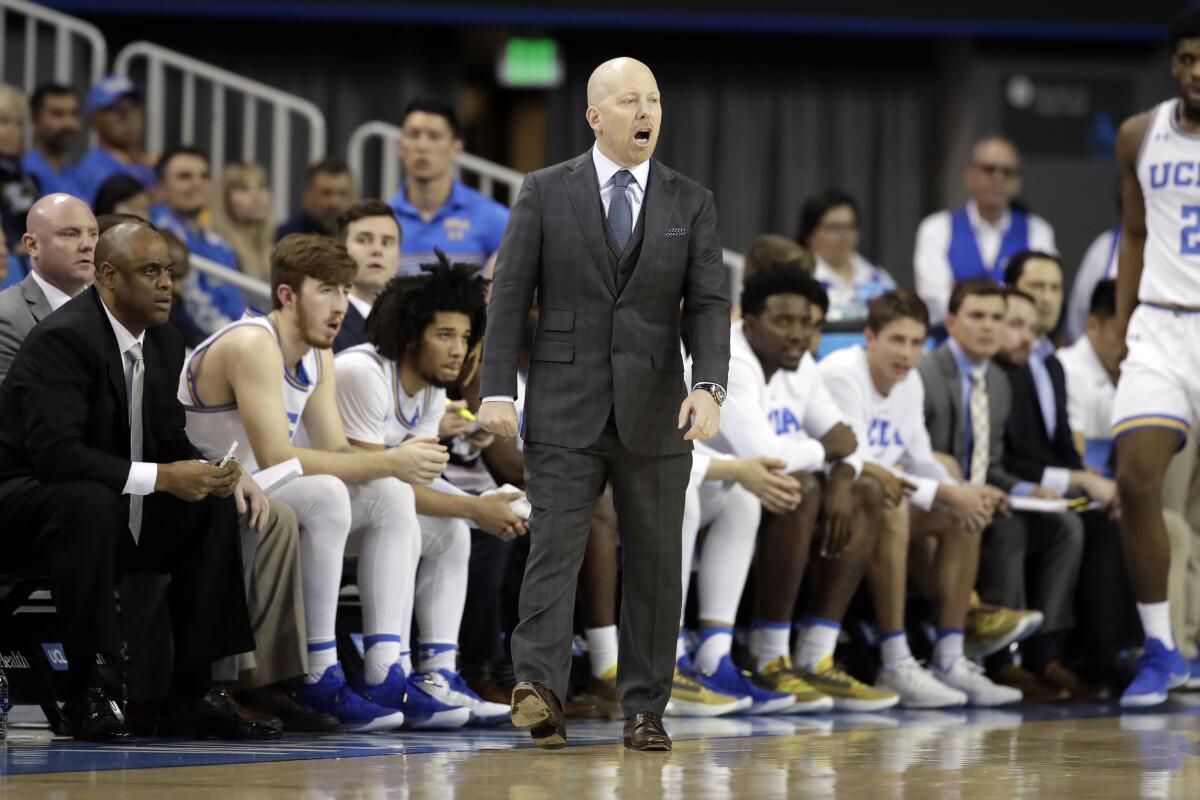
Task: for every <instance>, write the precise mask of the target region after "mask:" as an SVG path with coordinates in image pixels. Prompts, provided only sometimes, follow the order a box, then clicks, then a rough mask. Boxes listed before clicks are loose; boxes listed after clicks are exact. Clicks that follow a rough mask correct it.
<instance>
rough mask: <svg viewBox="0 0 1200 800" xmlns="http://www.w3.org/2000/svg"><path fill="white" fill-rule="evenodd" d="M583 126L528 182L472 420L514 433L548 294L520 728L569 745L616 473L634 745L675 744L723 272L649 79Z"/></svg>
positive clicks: (615, 92)
mask: <svg viewBox="0 0 1200 800" xmlns="http://www.w3.org/2000/svg"><path fill="white" fill-rule="evenodd" d="M587 120H588V124H589V125H590V126H591V128H592V130H593V132H594V133H595V135H596V144H595V146H594V147H593V148H592V149H590V150H589V151H588V152H585V153H583V154H582V155H580V156H577V157H576V158H573V159H571V160H570V161H566V162H564V163H561V164H557V165H555V166H552V167H549V168H547V169H544V170H540V171H538V172H535V173H533V174H531V175H530V176H529V177H527V178H526V179H525V184H524V186H522V188H521V192H520V195H519V197H518V198H517V202H516V205H515V206H514V207H513V209H512V212H511V215H510V216H509V220H508V228H507V230H506V231H505V233H504V239H503V241H502V243H501V245H500V251H499V255H498V257H497V262H496V272H495V274H496V279H495V285H494V287H493V292H492V301H491V307H490V308H489V311H488V317H489V318H488V327H487V334H486V337H485V341H484V354H483V378H482V391H481V395H482V396H483V398H484V402H483V404H482V406H481V407H480V422H481V424H482V425H483V427H484V428H485V429H486V430H489V431H492V432H494V433H496V434H499V435H501V436H505V437H511V436H514V435H516V433H517V417H516V410H515V408H514V405H513V403H512V398H513V397H515V395H516V382H517V360H518V357H519V354H520V345H521V332H522V328H523V325H524V321H525V318H526V314H527V313H528V311H529V308H530V304H531V302H532V301H533V295H534V291H535V290H536V291H537V293H538V305H539V309H540V316H539V322H538V327H537V331H536V334H535V338H534V343H533V350H532V356H531V366H530V372H529V382H528V388H527V391H526V395H525V421H524V430H523V431H522V435H523V436H524V440H525V474H526V485H527V488H528V492H529V501H530V504H531V505H532V508H533V513H532V516H531V519H530V531H531V532H530V536H531V537H532V538H531V542H530V556H529V562H528V565H527V567H526V570H525V578H524V581H523V583H522V586H521V600H520V617H521V622H520V624H519V625H518V626H517V628H516V630H515V631H514V632H513V637H512V646H513V660H514V666H515V668H516V674H517V678H518V679H519V682H518V683H517V685H516V687H515V688H514V689H513V722H514V724H516V725H517V726H518V727H523V728H529V729H530V731H531V733H532V735H533V739H534V741H535V742H536V743H537V744H538V745H540V746H543V747H561V746H562V745H563V744H565V743H566V728H565V725H564V722H563V716H562V706H561V702H562V701H563V700H565V699H566V697H565V696H566V692H567V679H568V674H569V671H570V661H571V632H572V631H571V628H572V618H573V609H574V602H575V586H576V581H577V579H578V575H579V567H580V564H581V562H582V560H583V553H584V549H585V546H586V544H587V535H588V530H589V528H590V524H591V518H592V509H593V507H594V506H595V504H596V501H597V500H598V499H599V498H600V495H601V493H602V492H603V491H604V487H605V484H606V483H608V482H609V481H611V482H612V485H613V492H614V500H615V505H616V510H617V517H618V528H619V531H620V536H621V555H622V573H623V580H624V584H623V586H624V590H623V593H622V603H621V622H620V650H619V659H618V665H617V688H618V691H619V693H620V695H621V706H622V710H623V712H624V715H625V731H624V741H625V746H626V747H629V748H631V749H634V750H669V749H670V748H671V740H670V737H668V736H667V734H666V732H665V730H664V729H663V727H662V720H661V715H662V712H663V709H664V708H665V706H666V704H667V700H668V699H670V694H671V685H672V679H673V677H674V670H675V641H676V636H677V633H678V626H679V611H680V603H681V598H680V595H681V583H680V571H681V570H680V568H681V564H682V562H681V558H682V553H681V539H682V536H681V531H682V521H683V501H684V492H685V490H686V488H687V482H688V473H689V471H690V469H691V463H692V459H691V454H690V451H691V449H692V440H694V439H707V438H710V437H711V436H713V435H714V434H715V433H716V431H717V426H718V423H719V421H720V410H719V407H720V403H721V402H722V401H723V400H724V394H725V390H724V386H725V381H726V377H727V372H728V368H729V294H728V285H729V276H728V273H727V272H726V270H725V267H724V264H723V263H722V259H721V242H720V238H719V236H718V234H717V219H716V210H715V206H714V203H713V197H712V193H711V192H709V191H708V190H707V189H705V188H703V187H702V186H700V185H698V184H696V183H694V182H692V181H690V180H688V179H687V178H685V177H683V176H682V175H680V174H679V173H677V172H675V171H674V170H671V169H670V168H668V167H666V166H664V165H663V164H661V163H660V162H658V161H655V160H653V159H651V155H652V154H653V152H654V146H655V144H656V143H657V140H658V132H659V126H660V123H661V120H662V111H661V98H660V94H659V90H658V84H657V82H656V81H655V79H654V75H653V74H652V73H651V72H650V70H649V68H647V67H646V65H644V64H641V63H639V62H637V61H634V60H633V59H629V58H618V59H615V60H613V61H609V62H606V63H604V64H602V65H600V66H599V67H598V68H597V69H596V71H595V72H594V73H593V74H592V76H591V79H590V80H589V81H588V108H587ZM681 302H682V314H681V313H680V303H681ZM681 318H682V321H683V324H684V326H686V328H687V332H688V337H689V343H690V345H691V348H692V357H693V367H692V376H693V380H694V383H693V384H692V386H690V387H689V386H686V385H685V383H684V378H683V357H682V353H681V351H680V345H679V339H680V320H681ZM689 419H690V421H691V427H690V429H688V430H687V431H686V433H685V432H684V428H685V427H687V424H688V421H689Z"/></svg>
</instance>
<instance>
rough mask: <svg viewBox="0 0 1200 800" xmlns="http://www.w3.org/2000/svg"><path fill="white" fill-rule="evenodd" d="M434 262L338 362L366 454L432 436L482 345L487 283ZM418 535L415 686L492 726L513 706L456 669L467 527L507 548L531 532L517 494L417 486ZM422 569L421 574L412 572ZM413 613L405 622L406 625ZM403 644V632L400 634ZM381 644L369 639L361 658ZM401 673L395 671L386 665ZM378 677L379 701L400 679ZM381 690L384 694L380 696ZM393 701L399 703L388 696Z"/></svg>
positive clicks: (465, 267) (397, 286)
mask: <svg viewBox="0 0 1200 800" xmlns="http://www.w3.org/2000/svg"><path fill="white" fill-rule="evenodd" d="M437 255H438V259H439V263H437V264H435V265H429V266H425V267H424V269H425V272H424V273H422V274H420V275H409V276H403V277H398V278H394V279H392V280H391V281H390V282H389V283H388V284H387V286H386V287H385V288H384V290H383V293H382V294H380V295H379V297H378V299H377V300H376V301H375V305H374V306H373V307H372V310H371V315H370V316H369V317H368V318H367V324H366V329H365V335H366V339H367V342H366V343H365V344H361V345H358V346H356V347H351V348H349V349H347V350H343V351H342V352H341V353H339V354H338V356H337V359H336V361H335V364H336V368H337V375H338V381H337V405H338V410H339V412H340V413H341V415H342V424H343V426H344V427H345V430H346V436H347V438H349V440H350V443H351V444H353V445H354V446H355V447H358V448H360V449H362V450H366V451H372V452H377V451H383V450H386V449H387V448H392V447H398V446H400V445H402V444H403V443H404V442H405V441H408V440H409V439H412V438H418V439H419V438H420V437H424V436H436V435H437V432H438V426H439V424H440V422H441V420H442V416H443V415H444V413H445V411H446V389H447V388H448V387H450V386H453V385H454V383H455V382H456V381H457V379H458V377H459V373H460V372H461V371H462V368H463V363H464V361H465V359H466V357H467V353H468V352H470V350H471V348H472V347H474V346H475V344H476V343H477V342H478V341H479V340H480V339H481V338H482V337H483V327H484V320H485V319H486V313H487V306H486V301H485V300H484V283H483V282H482V281H481V280H480V279H479V278H478V274H479V269H478V266H477V265H474V264H455V265H453V266H451V265H450V264H449V263H448V262H447V261H446V258H445V256H444V255H443V254H442V253H441V252H440V251H438V253H437ZM413 490H414V492H415V494H416V509H417V513H418V515H419V516H418V517H417V519H418V520H419V522H420V530H421V537H420V541H419V542H418V546H417V548H416V549H415V551H414V552H413V557H412V559H411V562H410V568H409V573H408V574H407V575H406V576H405V580H406V581H407V583H408V585H409V587H410V590H409V591H410V595H411V593H412V587H415V610H416V617H417V623H418V625H419V627H420V632H421V633H420V636H421V647H420V652H419V668H420V672H412V671H411V670H410V671H409V674H408V675H407V679H408V683H409V685H410V688H411V686H413V685H419V686H422V687H426V688H429V687H434V686H436V687H437V689H438V691H432V692H429V693H430V694H432V695H434V696H436V697H438V698H440V699H442V700H443V701H447V702H450V703H452V704H456V705H461V706H465V707H468V708H470V709H471V712H472V721H474V722H475V723H477V724H495V723H498V722H502V721H504V720H505V719H507V718H508V715H509V707H508V706H507V705H501V704H498V703H487V702H484V701H483V700H482V699H480V698H479V696H478V695H476V694H475V693H474V692H472V691H471V689H470V688H469V687H468V686H467V684H466V682H465V681H464V680H463V679H462V677H461V676H460V675H459V673H458V670H457V655H458V634H459V626H460V624H461V622H462V614H463V606H464V604H465V603H466V595H467V567H468V561H469V560H470V557H471V528H476V529H479V530H482V531H484V532H486V533H489V534H491V535H492V536H496V537H498V538H501V539H505V540H512V539H513V538H515V537H517V536H521V535H523V534H525V533H526V532H527V531H528V527H527V525H526V523H525V521H524V520H523V519H522V518H521V517H520V516H518V515H517V514H516V513H515V512H514V510H513V508H511V507H510V504H511V503H514V502H519V501H521V500H523V499H524V495H523V494H521V493H520V492H515V493H494V494H487V495H482V496H476V495H473V494H469V493H467V492H464V491H462V490H461V489H457V488H455V487H454V486H453V485H451V484H450V483H448V482H447V481H445V480H444V479H442V480H438V481H435V482H434V483H433V485H432V486H414V487H413ZM418 564H419V567H418ZM408 619H411V614H406V620H408ZM400 635H401V638H402V639H403V640H405V641H407V640H408V628H407V627H405V629H404V630H403V631H401V634H400ZM382 644H383V643H382V642H381V641H380V640H379V639H378V638H376V639H374V640H373V639H371V638H370V637H368V638H367V639H366V640H365V645H366V646H367V653H368V654H369V653H370V652H371V651H372V650H373V649H375V648H376V647H379V646H381V645H382ZM391 671H392V672H393V673H402V672H403V671H404V667H403V666H402V665H401V664H393V665H392V666H391ZM384 677H385V676H376V679H375V680H373V681H372V680H371V676H368V683H369V684H371V685H368V686H366V687H365V690H366V691H367V692H368V693H370V695H371V696H372V697H374V698H375V699H376V700H378V701H379V702H382V703H384V704H385V705H391V704H392V703H391V702H390V698H387V697H386V696H381V694H380V688H379V684H384V686H385V687H388V686H395V687H397V688H399V687H401V686H403V683H402V682H401V680H400V677H401V675H396V676H395V677H396V680H394V681H390V682H385V681H384V680H383V678H384ZM385 690H386V689H385ZM394 699H395V700H396V701H399V700H401V698H399V697H396V698H394Z"/></svg>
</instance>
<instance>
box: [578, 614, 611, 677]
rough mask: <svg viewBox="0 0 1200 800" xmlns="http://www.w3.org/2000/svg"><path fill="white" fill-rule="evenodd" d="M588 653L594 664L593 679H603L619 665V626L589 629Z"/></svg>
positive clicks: (587, 630) (587, 633) (586, 632)
mask: <svg viewBox="0 0 1200 800" xmlns="http://www.w3.org/2000/svg"><path fill="white" fill-rule="evenodd" d="M583 633H584V635H585V636H587V643H588V653H589V654H590V660H591V662H592V677H593V678H603V677H604V673H605V672H607V671H608V669H609V668H610V667H612V666H614V665H615V664H616V663H617V626H616V625H605V626H604V627H603V628H587V629H586V630H584V632H583Z"/></svg>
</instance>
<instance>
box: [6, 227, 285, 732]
mask: <svg viewBox="0 0 1200 800" xmlns="http://www.w3.org/2000/svg"><path fill="white" fill-rule="evenodd" d="M169 258H170V257H169V255H168V253H167V248H166V243H165V242H163V240H162V238H161V237H159V236H158V234H157V233H155V232H154V231H153V229H151V228H150V227H149V226H148V225H147V224H146V223H124V224H121V225H117V226H116V227H114V228H111V229H110V230H108V231H107V232H106V233H105V235H104V236H103V237H102V238H101V239H100V240H99V242H98V244H97V246H96V250H95V261H96V263H97V264H98V266H97V268H96V276H97V277H96V280H97V284H96V286H95V287H94V288H91V289H88V290H86V291H85V292H83V293H82V294H81V295H79V296H77V297H76V298H75V299H74V300H72V301H70V302H68V303H67V304H66V305H65V306H63V307H62V308H60V309H59V310H58V311H57V312H55V313H54V314H52V315H51V316H50V317H48V318H47V319H45V320H44V321H43V322H42V323H41V324H39V325H38V326H37V328H35V330H34V331H33V332H32V333H31V334H30V335H29V337H28V338H27V339H26V340H25V342H24V344H23V346H22V348H21V350H20V352H19V353H18V355H17V358H16V360H15V361H14V362H13V365H12V369H11V371H10V372H9V376H8V378H7V379H6V380H5V382H4V384H3V386H2V387H0V536H2V537H3V543H4V549H5V552H6V553H7V554H8V556H9V557H12V558H18V559H26V560H27V563H28V564H29V565H30V566H29V567H28V568H29V569H34V570H37V571H38V572H45V573H48V574H49V575H50V582H51V586H52V589H53V599H54V604H55V608H56V609H57V611H58V618H59V626H60V629H61V631H62V636H63V639H62V641H63V647H64V650H65V652H66V656H67V659H68V662H69V664H68V684H69V687H70V688H69V691H68V702H67V707H66V709H65V715H66V718H67V721H68V724H69V725H70V727H71V733H72V735H73V736H74V737H75V738H76V739H81V740H90V741H101V742H113V741H124V740H127V739H128V738H129V732H128V730H127V728H126V726H125V724H124V722H123V721H122V720H121V718H120V717H119V716H118V715H117V714H116V713H115V712H114V709H115V708H117V707H118V704H120V703H122V702H123V700H124V697H123V692H124V690H123V679H122V676H121V671H122V665H123V657H122V650H123V647H124V642H123V640H124V636H123V632H122V626H121V622H120V618H119V614H118V610H117V604H116V601H115V599H114V596H113V591H114V577H115V576H118V575H120V574H122V573H125V572H157V573H169V574H170V575H171V577H172V586H171V600H172V602H171V603H170V614H171V617H172V620H173V624H172V629H173V631H174V634H175V636H174V638H175V643H174V644H175V647H174V654H175V656H174V669H173V678H172V680H171V689H170V696H169V698H168V700H167V703H166V705H165V708H164V714H165V717H166V720H167V723H168V724H169V726H170V732H174V733H175V735H178V734H179V733H180V732H184V731H186V732H187V733H188V734H190V735H193V736H195V735H199V736H217V737H219V738H226V739H268V738H276V737H278V736H279V734H280V730H279V728H278V727H276V726H275V725H273V724H270V723H266V722H263V721H261V720H259V719H256V718H252V717H250V716H249V715H248V714H247V712H246V711H245V710H244V709H242V708H241V707H240V706H238V705H237V704H236V703H235V702H234V701H233V700H232V698H230V697H229V696H228V695H227V694H224V693H222V692H220V691H218V690H216V689H215V688H213V686H212V680H211V677H210V670H211V665H212V663H213V662H214V661H216V660H218V659H220V658H223V657H225V656H229V655H235V654H237V653H244V652H250V651H252V650H253V649H254V637H253V634H252V631H251V627H250V621H249V618H248V614H247V608H246V595H245V592H244V590H243V584H242V559H241V546H240V542H239V537H238V532H237V530H238V524H237V513H238V512H237V508H236V505H235V501H234V499H233V498H232V495H233V494H234V493H235V492H236V491H237V490H238V489H239V487H240V486H242V471H241V469H240V468H239V466H238V465H237V463H236V462H233V461H231V462H229V463H228V464H227V465H225V466H223V467H218V466H215V465H212V464H209V463H207V462H204V461H202V460H200V459H201V454H200V453H199V452H198V451H197V450H196V448H195V447H193V446H192V444H191V442H189V441H188V438H187V436H186V435H185V434H184V431H183V415H182V413H181V410H180V409H179V405H178V403H177V401H175V399H174V396H173V388H174V382H175V376H176V374H178V372H179V369H180V366H181V362H182V360H183V348H182V345H181V343H180V342H179V338H178V335H177V334H175V332H174V331H173V330H171V329H170V328H169V327H164V326H163V323H165V322H166V320H167V315H168V313H169V301H168V300H166V299H165V298H167V297H168V296H169V293H170V288H171V272H170V263H169ZM114 370H116V374H117V375H118V376H122V374H123V381H122V382H120V383H117V384H115V385H114V382H113V380H112V374H113V371H114ZM143 408H149V409H155V411H154V412H152V413H149V414H147V415H145V417H144V419H145V420H146V421H147V422H148V427H147V429H146V430H143V415H142V413H141V412H142V409H143ZM130 419H132V420H133V421H134V422H133V424H132V427H130V425H129V424H128V420H130ZM135 545H136V547H135ZM201 555H203V557H201Z"/></svg>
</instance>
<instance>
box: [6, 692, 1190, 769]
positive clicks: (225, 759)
mask: <svg viewBox="0 0 1200 800" xmlns="http://www.w3.org/2000/svg"><path fill="white" fill-rule="evenodd" d="M1118 712H1119V709H1118V707H1117V706H1116V704H1115V702H1107V703H1074V704H1063V705H1042V706H1038V705H1029V706H1017V707H1015V708H1010V709H949V710H946V711H904V710H901V711H889V712H882V713H878V714H821V715H811V716H802V715H795V716H773V717H772V716H768V717H730V718H725V719H721V718H715V719H701V718H691V719H686V718H685V719H668V720H667V721H666V723H667V729H668V731H670V732H671V735H672V736H673V737H674V738H675V739H676V740H678V741H687V740H696V739H712V738H739V737H762V736H797V735H799V736H805V735H827V734H831V733H841V732H845V731H849V730H889V729H894V730H898V729H903V728H919V727H925V728H928V727H930V726H938V727H950V726H962V725H983V726H989V727H997V726H999V727H1015V726H1018V725H1022V724H1024V723H1026V722H1044V721H1051V720H1072V719H1094V718H1098V717H1112V716H1117V715H1118ZM1178 715H1192V716H1194V717H1197V720H1200V716H1197V715H1200V695H1196V694H1193V695H1186V694H1184V695H1177V696H1173V697H1172V700H1171V702H1169V703H1168V704H1167V705H1165V706H1162V707H1160V708H1156V709H1153V710H1152V711H1150V712H1139V713H1134V714H1127V715H1125V717H1126V718H1127V719H1128V720H1129V721H1130V724H1134V725H1140V726H1146V727H1149V728H1154V727H1155V726H1163V727H1165V726H1166V725H1167V724H1168V720H1166V719H1164V718H1166V717H1174V716H1178ZM620 735H621V723H620V722H607V721H604V722H602V721H596V720H582V721H572V722H569V723H568V727H567V736H568V739H569V743H570V745H572V746H581V745H612V744H616V743H617V742H619V740H620ZM9 737H10V738H9V741H8V742H6V743H0V751H2V752H3V755H4V760H3V769H0V774H8V775H32V774H43V773H54V772H88V771H109V770H129V769H150V768H163V767H197V766H212V765H221V764H253V763H264V762H274V761H305V760H315V759H324V758H363V757H368V756H389V755H406V754H407V755H414V754H426V753H469V752H474V751H481V750H515V749H526V748H532V747H533V744H532V742H531V741H530V739H529V735H528V734H527V733H526V732H525V731H519V730H516V729H514V728H511V727H504V728H494V729H478V728H470V729H464V730H462V731H453V732H442V733H422V732H409V731H402V732H400V733H395V734H343V735H323V736H316V735H311V734H306V735H299V734H297V735H289V736H286V737H284V738H283V739H281V740H279V741H277V742H269V743H238V742H220V741H215V740H203V741H195V740H191V741H188V740H171V739H145V740H141V741H135V742H132V743H130V744H124V745H105V744H90V743H87V742H74V741H70V740H60V741H48V740H41V741H36V742H35V741H31V740H30V739H28V738H27V737H28V735H27V733H25V732H23V731H22V730H21V729H19V728H18V729H10V731H9ZM1197 748H1198V749H1200V743H1198V744H1197Z"/></svg>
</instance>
